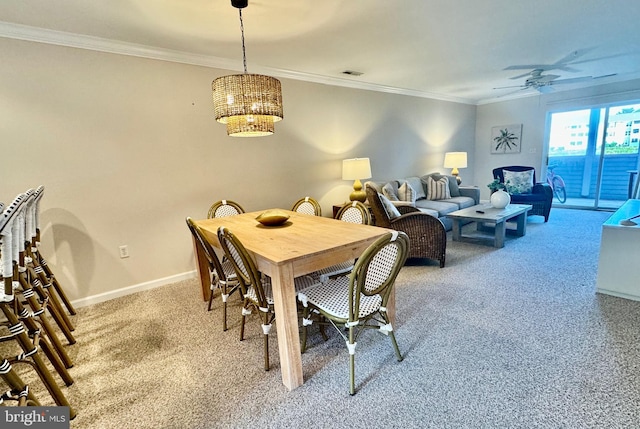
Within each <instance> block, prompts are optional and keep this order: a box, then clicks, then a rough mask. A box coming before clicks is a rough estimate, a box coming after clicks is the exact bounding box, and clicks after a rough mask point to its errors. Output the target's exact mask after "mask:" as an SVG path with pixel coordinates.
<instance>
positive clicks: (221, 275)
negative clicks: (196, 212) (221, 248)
mask: <svg viewBox="0 0 640 429" xmlns="http://www.w3.org/2000/svg"><path fill="white" fill-rule="evenodd" d="M186 222H187V226H188V227H189V230H190V231H191V234H192V235H193V238H194V239H195V240H196V243H198V245H199V246H200V247H201V248H202V250H203V251H204V255H205V256H206V258H207V261H208V263H209V278H210V279H211V286H210V288H211V293H210V295H209V304H208V306H207V311H211V304H212V302H213V295H214V292H215V289H220V297H221V299H222V330H223V331H226V330H227V300H228V299H229V296H231V295H232V294H233V293H234V292H236V291H237V290H238V289H239V286H240V283H239V282H238V277H237V276H236V272H235V270H234V269H233V264H232V263H231V262H230V261H229V260H228V259H226V258H225V259H224V260H223V261H221V260H220V259H219V258H218V254H217V253H216V251H215V249H214V248H213V246H212V245H211V243H209V241H208V240H207V238H206V237H205V236H204V234H203V232H202V230H201V229H200V228H199V227H198V225H196V224H195V222H194V221H193V219H191V218H190V217H187V218H186Z"/></svg>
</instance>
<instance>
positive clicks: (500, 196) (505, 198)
mask: <svg viewBox="0 0 640 429" xmlns="http://www.w3.org/2000/svg"><path fill="white" fill-rule="evenodd" d="M490 201H491V205H492V206H493V207H495V208H497V209H503V208H505V207H507V206H508V205H509V203H510V202H511V196H510V195H509V194H508V193H506V192H505V191H503V190H502V189H498V190H497V191H495V192H494V193H493V194H491V198H490Z"/></svg>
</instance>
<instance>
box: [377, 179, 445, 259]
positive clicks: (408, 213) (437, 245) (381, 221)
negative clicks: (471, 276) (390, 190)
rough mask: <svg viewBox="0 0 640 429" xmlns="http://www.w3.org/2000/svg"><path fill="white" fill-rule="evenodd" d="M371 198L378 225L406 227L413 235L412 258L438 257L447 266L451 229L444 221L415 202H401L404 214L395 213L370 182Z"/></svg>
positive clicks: (410, 236)
mask: <svg viewBox="0 0 640 429" xmlns="http://www.w3.org/2000/svg"><path fill="white" fill-rule="evenodd" d="M366 192H367V200H368V201H369V205H370V207H371V211H372V212H373V218H374V220H375V225H376V226H381V227H383V228H390V229H395V230H396V231H402V232H404V233H405V234H407V236H408V237H409V252H408V255H407V257H408V258H426V259H435V260H437V261H439V262H440V268H443V267H444V263H445V256H446V255H445V253H446V249H447V232H446V230H445V227H444V225H443V224H442V222H441V221H440V220H439V219H438V218H436V217H434V216H431V215H429V214H426V213H423V212H421V211H420V210H419V209H417V208H415V207H412V206H398V207H397V210H398V212H400V216H397V217H393V218H392V217H391V216H390V215H389V213H387V210H386V209H385V206H384V204H383V202H382V200H381V198H380V195H379V194H378V191H376V190H375V189H374V188H372V187H371V186H367V189H366Z"/></svg>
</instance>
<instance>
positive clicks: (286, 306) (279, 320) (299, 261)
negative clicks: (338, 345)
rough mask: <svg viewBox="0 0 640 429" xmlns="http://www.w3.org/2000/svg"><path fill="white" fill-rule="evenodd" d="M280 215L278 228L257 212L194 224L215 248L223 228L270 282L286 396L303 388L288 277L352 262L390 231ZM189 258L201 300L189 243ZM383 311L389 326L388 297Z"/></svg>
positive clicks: (200, 258)
mask: <svg viewBox="0 0 640 429" xmlns="http://www.w3.org/2000/svg"><path fill="white" fill-rule="evenodd" d="M282 211H284V212H286V213H287V214H288V215H289V216H290V217H289V220H288V221H287V222H286V223H284V224H283V225H280V226H263V225H261V224H260V223H258V221H256V219H255V218H256V216H258V215H259V214H260V213H262V212H250V213H243V214H241V215H236V216H229V217H223V218H215V219H204V220H198V221H196V222H195V223H196V224H197V225H198V226H199V227H200V228H201V229H202V230H203V232H204V235H205V237H206V238H207V240H208V241H209V242H210V243H211V244H212V245H213V246H215V247H218V248H220V243H219V241H218V236H217V231H218V228H219V227H221V226H224V227H226V228H227V229H229V230H230V231H231V232H233V233H234V234H235V235H236V236H237V237H238V238H239V239H240V241H241V242H242V244H243V245H244V246H245V248H246V249H247V250H248V251H249V253H250V254H251V255H252V257H253V258H254V260H255V262H256V266H257V268H258V270H259V271H261V272H262V273H264V274H266V275H268V276H269V277H271V282H272V288H273V299H274V309H275V314H276V328H277V333H278V350H279V354H280V368H281V371H282V382H283V383H284V385H285V386H286V387H287V388H288V389H289V390H293V389H295V388H296V387H299V386H301V385H302V384H303V383H304V379H303V373H302V358H301V356H300V337H299V332H298V314H297V304H296V294H295V289H294V283H293V279H294V277H298V276H302V275H305V274H309V273H311V272H313V271H316V270H319V269H321V268H326V267H328V266H331V265H334V264H337V263H340V262H344V261H347V260H350V259H354V258H357V257H359V256H360V255H361V254H362V252H363V251H364V250H365V249H366V248H367V247H368V246H369V245H371V244H372V243H373V242H374V241H376V240H377V239H378V238H379V237H381V236H383V235H384V234H385V233H387V232H390V230H388V229H385V228H380V227H376V226H369V225H360V224H353V223H348V222H343V221H339V220H335V219H331V218H325V217H320V216H312V215H306V214H302V213H297V212H292V211H288V210H282ZM194 253H195V256H196V262H197V267H198V275H199V278H200V283H201V286H202V297H203V299H205V300H206V299H208V296H209V295H208V294H209V293H211V291H210V278H209V268H208V262H207V259H206V257H205V255H204V253H203V250H202V249H201V248H200V245H199V244H198V243H196V242H195V241H194ZM387 311H388V313H389V316H390V317H391V318H392V320H393V317H394V313H395V297H394V296H391V297H390V302H389V305H388V306H387Z"/></svg>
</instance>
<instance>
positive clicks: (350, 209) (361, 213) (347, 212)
mask: <svg viewBox="0 0 640 429" xmlns="http://www.w3.org/2000/svg"><path fill="white" fill-rule="evenodd" d="M336 219H340V220H342V221H344V222H351V223H361V224H363V225H370V224H371V213H370V212H369V208H368V207H367V206H365V205H364V204H363V203H361V202H360V201H351V202H349V203H346V204H345V205H343V206H342V207H341V208H340V210H338V213H337V214H336Z"/></svg>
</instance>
